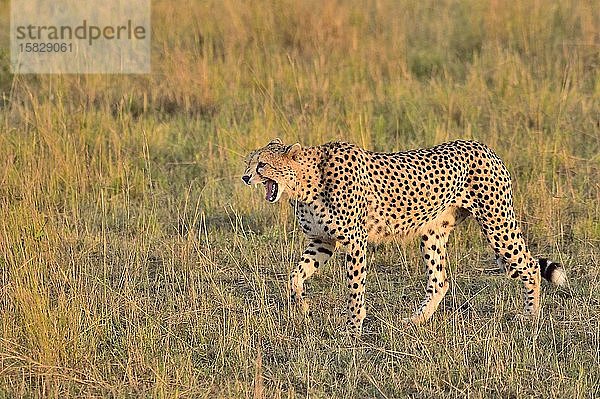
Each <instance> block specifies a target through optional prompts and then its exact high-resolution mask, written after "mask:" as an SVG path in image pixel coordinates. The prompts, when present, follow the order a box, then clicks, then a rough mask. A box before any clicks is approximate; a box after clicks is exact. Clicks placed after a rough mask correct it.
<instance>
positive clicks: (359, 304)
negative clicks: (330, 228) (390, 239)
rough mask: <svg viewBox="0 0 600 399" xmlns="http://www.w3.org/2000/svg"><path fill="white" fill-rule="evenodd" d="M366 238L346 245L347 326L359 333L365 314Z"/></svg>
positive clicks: (353, 331)
mask: <svg viewBox="0 0 600 399" xmlns="http://www.w3.org/2000/svg"><path fill="white" fill-rule="evenodd" d="M366 247H367V243H366V239H365V240H356V241H354V242H352V243H350V245H348V246H347V252H346V270H347V274H346V277H347V280H348V289H349V296H348V308H347V309H348V323H347V325H348V328H349V330H350V332H351V333H353V334H356V335H358V334H360V333H361V331H362V324H363V320H364V319H365V316H366V315H367V312H366V309H365V284H366V281H365V280H366V276H367V267H366V261H365V258H366Z"/></svg>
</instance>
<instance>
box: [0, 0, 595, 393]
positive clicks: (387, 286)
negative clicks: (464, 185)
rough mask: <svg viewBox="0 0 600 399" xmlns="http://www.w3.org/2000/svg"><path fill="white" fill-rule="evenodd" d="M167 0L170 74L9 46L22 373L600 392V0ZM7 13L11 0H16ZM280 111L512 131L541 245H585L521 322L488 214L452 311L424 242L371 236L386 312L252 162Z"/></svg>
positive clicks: (112, 388)
mask: <svg viewBox="0 0 600 399" xmlns="http://www.w3.org/2000/svg"><path fill="white" fill-rule="evenodd" d="M174 4H175V3H171V2H166V1H156V2H154V3H153V73H152V74H151V75H148V76H118V75H93V76H74V75H70V76H13V75H10V74H9V73H8V70H7V68H8V58H9V53H8V48H7V45H6V32H2V33H1V34H2V35H5V36H4V37H1V38H2V39H3V40H2V43H4V44H3V46H2V47H1V48H0V94H1V97H0V126H1V127H0V129H1V130H0V221H1V222H0V397H21V396H25V397H55V398H59V397H60V398H68V397H211V398H212V397H267V398H271V397H275V398H276V397H339V398H359V397H360V398H362V397H365V398H366V397H380V398H392V397H414V398H430V397H457V398H464V397H469V398H487V397H501V398H522V397H549V398H566V397H570V398H589V397H596V396H599V395H600V388H598V387H599V386H600V349H599V346H600V295H599V292H600V275H599V272H600V183H599V182H600V28H599V27H600V8H599V7H597V6H596V5H595V3H594V2H592V1H575V0H572V1H561V2H550V1H543V0H541V1H525V0H518V1H514V2H505V1H499V0H498V1H490V2H480V1H475V0H473V1H469V0H467V1H452V0H447V1H433V0H430V1H429V0H428V1H401V2H398V1H392V0H382V1H367V2H363V1H348V2H321V1H317V0H308V1H301V2H298V1H292V0H284V1H260V2H256V3H255V2H239V1H234V0H218V1H217V0H214V1H205V2H201V3H197V2H191V1H182V2H177V3H176V4H177V6H175V5H174ZM0 21H1V22H2V26H6V25H5V23H7V21H8V2H6V1H3V2H0ZM275 136H280V137H282V138H283V139H284V140H285V141H287V142H295V141H300V142H302V143H303V144H305V145H313V144H319V143H322V142H324V141H326V140H332V139H343V140H347V141H353V142H356V143H358V144H360V145H362V146H365V147H368V148H371V149H377V150H401V149H408V148H415V147H419V146H426V145H432V144H434V143H438V142H441V141H444V140H448V139H453V138H472V139H477V140H480V141H482V142H485V143H487V144H488V145H490V146H491V147H493V148H494V149H495V150H496V151H497V153H498V154H500V156H501V157H502V158H503V159H504V160H505V161H506V163H507V164H508V165H509V168H510V169H511V171H512V173H513V177H514V179H515V182H516V183H515V195H516V204H515V205H516V210H517V214H518V216H519V218H520V220H521V223H522V226H523V228H524V230H525V232H526V237H527V240H528V242H529V244H530V247H531V250H532V252H533V253H534V254H535V255H541V254H543V255H547V256H549V257H551V258H553V259H556V260H559V261H561V262H563V263H564V264H565V267H566V269H567V272H568V274H569V276H570V284H571V285H570V288H569V289H564V290H556V289H554V288H551V287H548V286H544V294H543V298H542V300H543V309H542V318H541V320H540V321H539V322H537V323H535V322H534V323H529V322H523V321H521V320H520V319H518V318H515V315H517V314H518V312H519V310H520V308H521V300H520V297H521V294H520V286H519V284H517V283H515V282H514V281H509V280H507V279H506V278H504V277H502V276H498V275H494V274H493V273H490V272H489V271H487V269H491V268H492V267H493V254H492V253H491V251H490V250H489V249H488V248H487V247H486V245H485V243H484V241H483V239H482V237H481V235H480V233H479V231H478V227H477V226H476V225H475V223H473V222H470V223H467V224H466V225H465V226H463V227H462V228H460V229H458V231H456V233H455V234H454V235H453V238H452V240H451V243H450V245H451V249H450V251H451V252H450V259H449V261H450V262H449V263H450V272H451V291H450V292H449V293H448V295H447V297H446V299H445V301H444V302H443V305H442V306H441V308H440V310H439V311H438V312H437V313H436V314H435V316H434V317H433V319H432V321H431V322H430V323H429V324H427V325H425V326H423V327H419V328H417V327H404V326H401V325H400V323H399V320H400V319H401V318H402V317H405V316H407V315H408V314H410V312H411V311H412V309H413V307H414V306H415V305H416V304H417V303H418V302H419V301H420V299H421V297H422V295H423V291H424V277H423V276H422V272H421V266H420V260H419V256H418V251H417V250H416V245H415V243H413V242H409V243H406V244H404V245H401V244H402V243H391V244H387V245H384V246H380V247H378V248H375V249H372V250H370V252H369V262H370V274H369V282H368V293H367V301H368V316H367V322H366V330H367V333H366V334H365V335H364V336H363V337H362V338H361V339H359V340H357V341H354V340H352V339H350V338H348V337H347V336H344V335H343V334H341V333H340V329H341V327H342V326H343V325H344V317H345V316H344V308H343V305H344V298H345V288H344V282H343V271H342V269H343V267H342V260H341V257H339V256H337V257H335V258H334V259H333V260H332V262H331V263H330V265H329V266H328V267H327V268H325V269H324V270H322V271H321V272H320V274H319V275H318V276H316V277H315V278H314V279H313V280H311V283H310V286H309V297H310V299H311V301H312V304H313V311H314V315H313V319H312V321H310V322H304V321H303V320H302V319H301V318H300V317H299V316H297V315H296V314H295V313H294V312H292V311H290V307H289V302H288V298H287V291H286V287H285V283H286V280H287V273H288V270H289V269H290V267H291V266H292V265H293V264H294V262H295V261H296V260H297V259H298V257H299V253H300V250H301V247H302V245H303V242H304V238H303V237H302V234H300V233H299V232H298V230H297V227H296V224H295V223H294V219H293V215H292V212H291V210H290V209H288V208H287V206H286V204H285V203H282V204H281V205H275V206H271V205H268V204H266V203H265V201H264V200H263V194H262V191H260V192H259V191H258V190H257V191H252V190H250V189H248V188H246V187H243V185H242V184H241V182H240V180H239V177H240V175H241V173H242V171H243V157H244V155H245V154H246V153H247V152H248V151H249V150H251V149H254V148H256V147H258V146H262V145H263V144H264V143H266V142H267V141H268V140H269V139H271V138H273V137H275Z"/></svg>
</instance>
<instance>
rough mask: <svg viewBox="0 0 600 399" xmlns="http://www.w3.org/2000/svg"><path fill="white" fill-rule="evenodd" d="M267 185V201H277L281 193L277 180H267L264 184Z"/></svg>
mask: <svg viewBox="0 0 600 399" xmlns="http://www.w3.org/2000/svg"><path fill="white" fill-rule="evenodd" d="M263 184H264V185H265V191H266V193H265V199H266V200H267V201H269V202H275V201H277V194H278V193H279V185H278V184H277V182H276V181H275V180H271V179H266V178H265V181H264V182H263Z"/></svg>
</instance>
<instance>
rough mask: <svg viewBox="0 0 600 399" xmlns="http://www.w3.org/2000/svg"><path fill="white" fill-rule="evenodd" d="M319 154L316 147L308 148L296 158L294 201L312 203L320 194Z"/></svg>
mask: <svg viewBox="0 0 600 399" xmlns="http://www.w3.org/2000/svg"><path fill="white" fill-rule="evenodd" d="M320 162H321V152H320V150H319V149H318V148H316V147H308V148H305V149H303V150H302V153H301V154H299V156H297V157H296V165H295V168H294V169H295V171H296V187H295V190H294V194H295V195H294V197H295V198H294V199H296V200H298V201H302V202H307V203H310V202H313V201H314V200H315V199H316V197H317V196H318V194H319V193H320V182H321V171H320V170H319V164H320Z"/></svg>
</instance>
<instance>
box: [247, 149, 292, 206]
mask: <svg viewBox="0 0 600 399" xmlns="http://www.w3.org/2000/svg"><path fill="white" fill-rule="evenodd" d="M301 150H302V146H301V145H300V144H298V143H296V144H293V145H284V144H283V142H282V141H281V140H280V139H275V140H271V142H270V143H269V144H267V145H266V146H265V147H263V148H260V149H258V150H256V151H254V152H252V153H251V154H250V155H249V156H248V158H247V159H246V171H245V172H244V175H243V176H242V180H243V181H244V183H246V184H247V185H249V186H250V185H253V184H259V183H262V184H263V185H264V186H265V199H266V200H267V201H269V202H271V203H274V202H277V201H279V199H280V198H281V194H283V192H284V191H286V190H287V191H288V194H290V195H294V192H295V187H296V171H295V169H294V164H295V161H294V156H295V155H297V154H298V153H299V152H300V151H301Z"/></svg>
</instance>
